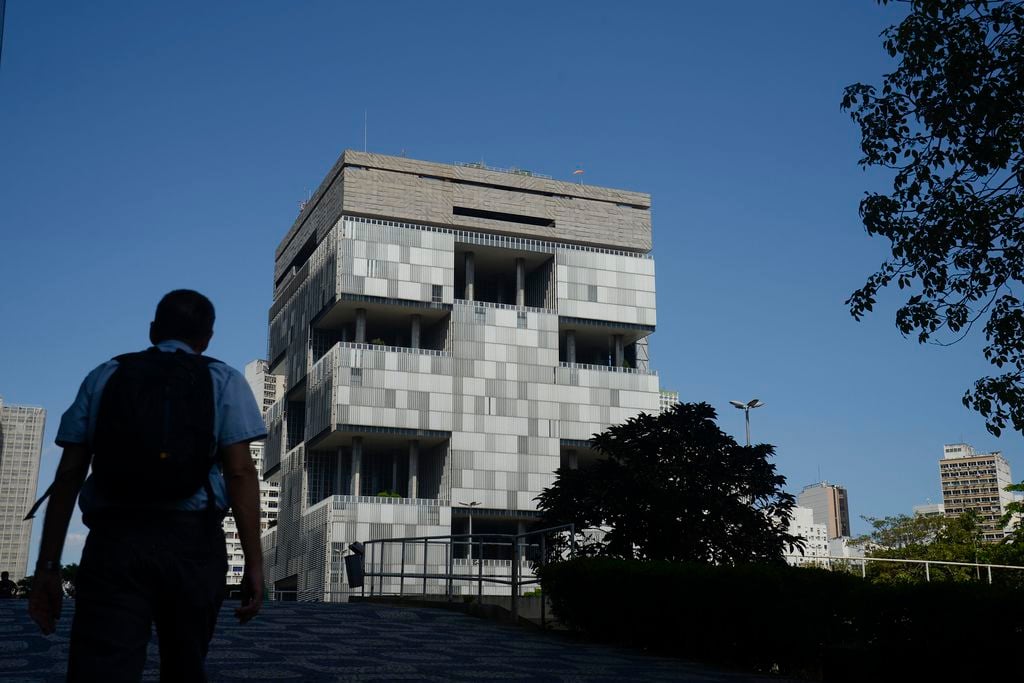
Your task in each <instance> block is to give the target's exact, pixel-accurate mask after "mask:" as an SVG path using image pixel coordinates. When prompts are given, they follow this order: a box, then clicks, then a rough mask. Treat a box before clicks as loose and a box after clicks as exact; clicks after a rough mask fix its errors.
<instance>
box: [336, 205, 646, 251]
mask: <svg viewBox="0 0 1024 683" xmlns="http://www.w3.org/2000/svg"><path fill="white" fill-rule="evenodd" d="M345 221H359V222H362V223H366V224H369V225H383V226H387V227H391V228H404V229H408V230H422V231H424V232H436V233H440V234H442V235H452V236H453V237H455V238H456V239H458V241H460V242H469V243H471V244H481V245H485V246H487V245H498V244H500V243H514V245H515V248H517V249H522V250H524V251H538V252H543V253H548V254H554V253H555V252H556V250H558V249H564V250H567V251H585V252H590V253H594V254H609V255H612V256H628V257H630V258H637V259H644V260H651V259H653V258H654V255H653V254H651V253H643V252H634V251H625V250H622V249H605V248H603V247H588V246H586V245H582V244H574V243H570V242H549V241H547V240H538V239H532V238H529V237H514V236H511V235H500V234H491V233H483V232H473V231H470V230H457V229H453V228H442V227H439V226H436V225H421V224H419V223H406V222H404V221H388V220H383V219H380V218H363V217H361V216H350V215H348V214H345V215H343V216H341V218H339V219H338V221H337V222H336V223H335V224H334V225H335V227H337V226H338V225H344V222H345Z"/></svg>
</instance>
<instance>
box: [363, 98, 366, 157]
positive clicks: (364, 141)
mask: <svg viewBox="0 0 1024 683" xmlns="http://www.w3.org/2000/svg"><path fill="white" fill-rule="evenodd" d="M363 152H366V110H365V109H364V110H363Z"/></svg>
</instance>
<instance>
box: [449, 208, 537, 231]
mask: <svg viewBox="0 0 1024 683" xmlns="http://www.w3.org/2000/svg"><path fill="white" fill-rule="evenodd" d="M452 214H454V215H456V216H467V217H469V218H486V219H488V220H492V221H505V222H508V223H520V224H522V225H538V226H541V227H545V228H553V227H555V222H554V221H553V220H551V219H550V218H538V217H537V216H521V215H519V214H515V213H502V212H501V211H487V210H485V209H471V208H469V207H465V206H456V207H452Z"/></svg>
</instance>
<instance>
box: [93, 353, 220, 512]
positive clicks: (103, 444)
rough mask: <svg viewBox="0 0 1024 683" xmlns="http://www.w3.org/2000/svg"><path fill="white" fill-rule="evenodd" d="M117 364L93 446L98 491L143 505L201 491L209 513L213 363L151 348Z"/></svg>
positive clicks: (213, 444) (213, 443)
mask: <svg viewBox="0 0 1024 683" xmlns="http://www.w3.org/2000/svg"><path fill="white" fill-rule="evenodd" d="M114 360H116V361H117V363H118V365H117V369H116V370H114V373H113V374H112V375H111V376H110V379H109V380H107V383H106V385H105V386H104V388H103V392H102V396H101V397H100V407H99V414H98V417H97V421H96V429H95V431H94V433H93V440H92V451H93V459H92V472H93V478H94V481H95V484H96V488H97V490H98V491H99V492H100V493H101V495H102V496H103V497H104V498H106V499H108V500H110V501H112V502H117V503H125V504H130V505H145V504H148V503H167V502H173V501H178V500H183V499H185V498H189V497H191V496H192V495H194V494H195V493H196V492H197V491H198V490H199V489H200V488H203V487H205V488H206V492H207V498H208V501H209V505H208V507H209V508H211V509H212V507H213V495H212V491H211V489H210V484H209V474H210V468H211V467H213V465H214V463H215V462H216V456H217V441H216V438H215V436H214V433H213V429H214V424H213V420H214V412H213V411H214V406H213V380H212V378H211V377H210V370H209V365H210V363H213V362H216V361H215V359H213V358H210V357H208V356H201V355H198V354H193V353H186V352H185V351H180V350H179V351H174V352H166V351H160V350H159V349H157V348H151V349H148V350H146V351H140V352H138V353H128V354H124V355H122V356H117V357H116V358H115V359H114Z"/></svg>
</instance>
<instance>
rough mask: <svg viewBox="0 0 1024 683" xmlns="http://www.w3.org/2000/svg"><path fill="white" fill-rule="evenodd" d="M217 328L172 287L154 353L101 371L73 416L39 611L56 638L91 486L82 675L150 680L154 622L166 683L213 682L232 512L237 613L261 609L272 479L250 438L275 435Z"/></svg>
mask: <svg viewBox="0 0 1024 683" xmlns="http://www.w3.org/2000/svg"><path fill="white" fill-rule="evenodd" d="M213 322H214V309H213V304H211V303H210V301H209V300H208V299H207V298H206V297H204V296H203V295H202V294H199V293H198V292H194V291H191V290H175V291H173V292H170V293H169V294H167V295H166V296H165V297H164V298H163V299H161V301H160V303H159V305H158V306H157V309H156V316H155V319H154V320H153V322H152V323H151V325H150V331H149V338H150V341H151V342H152V343H153V346H152V347H151V348H149V349H147V350H145V351H141V352H138V353H131V354H125V355H122V356H118V357H117V358H115V359H113V360H111V361H107V362H106V363H103V364H102V365H100V366H99V367H97V368H96V369H95V370H93V371H92V372H91V373H89V375H88V376H87V377H86V378H85V381H84V382H82V386H81V388H80V389H79V391H78V396H77V397H76V398H75V401H74V403H73V404H72V405H71V407H70V408H68V410H67V412H65V413H64V415H63V417H62V418H61V423H60V428H59V430H58V432H57V444H58V445H59V446H62V447H63V448H64V453H63V456H62V457H61V461H60V465H59V466H58V468H57V474H56V477H55V480H54V483H53V485H52V486H51V487H50V490H49V492H48V495H49V498H50V503H49V505H48V506H47V510H46V519H45V522H44V525H43V535H42V541H41V544H40V548H39V564H38V565H37V567H36V573H35V579H34V586H33V590H32V594H31V597H30V601H29V613H30V615H31V616H32V619H33V620H35V622H36V623H37V624H38V625H39V627H40V628H41V629H42V631H43V633H46V634H49V633H53V631H54V626H55V624H54V621H55V619H57V618H58V617H59V616H60V608H61V577H60V556H61V551H62V549H63V546H64V537H65V535H66V534H67V528H68V523H69V521H70V518H71V512H72V509H73V507H74V502H75V498H76V496H78V494H79V491H81V499H80V501H79V505H80V507H81V509H82V520H83V521H84V522H85V524H86V526H88V527H89V536H88V538H87V539H86V543H85V549H84V550H83V552H82V560H81V566H80V567H79V570H78V580H77V595H76V600H75V616H74V621H73V622H72V628H71V652H70V656H69V662H68V679H69V680H72V681H100V680H103V681H114V680H117V681H122V680H124V681H137V680H139V679H140V678H141V676H142V670H143V667H144V666H145V662H146V646H147V645H148V643H149V640H150V638H151V633H152V626H153V624H154V623H155V624H156V629H157V637H158V639H159V643H160V678H161V680H163V681H171V680H174V681H178V680H180V681H201V680H205V679H206V675H205V658H206V653H207V649H208V647H209V643H210V639H211V638H212V636H213V630H214V626H215V624H216V621H217V614H218V612H219V610H220V605H221V601H222V597H223V594H222V591H223V587H224V583H225V575H226V571H227V557H226V550H225V545H224V534H223V531H222V529H221V520H222V519H223V517H224V514H225V512H226V510H227V508H228V506H229V504H230V507H231V508H232V509H233V511H234V514H235V519H236V521H237V524H238V533H239V537H240V540H241V544H242V549H243V551H244V552H245V575H244V577H243V580H242V605H241V607H239V608H238V609H236V610H235V614H236V616H237V617H238V619H239V620H240V621H241V622H242V623H244V622H246V621H248V620H249V619H251V618H252V617H254V616H255V615H256V613H257V612H259V609H260V606H261V604H262V599H263V558H262V552H261V549H260V539H259V518H260V511H259V484H258V478H257V474H256V469H255V467H254V465H253V461H252V458H251V457H250V455H249V442H251V441H254V440H257V439H261V438H263V437H264V436H266V428H265V426H264V424H263V420H262V417H261V416H260V412H259V408H258V407H257V404H256V400H255V398H254V397H253V395H252V391H251V390H250V389H249V387H248V385H247V384H246V382H245V379H244V378H243V377H242V376H241V374H240V373H239V372H238V371H236V370H234V369H232V368H230V367H228V366H227V365H225V364H224V363H221V362H220V361H217V360H214V359H212V358H209V357H206V356H203V355H201V354H202V352H203V351H205V350H206V348H207V346H208V345H209V342H210V338H211V337H212V336H213ZM90 464H91V466H92V473H91V474H90V475H89V477H88V478H86V473H87V472H88V470H89V467H90ZM44 497H45V496H44Z"/></svg>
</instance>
